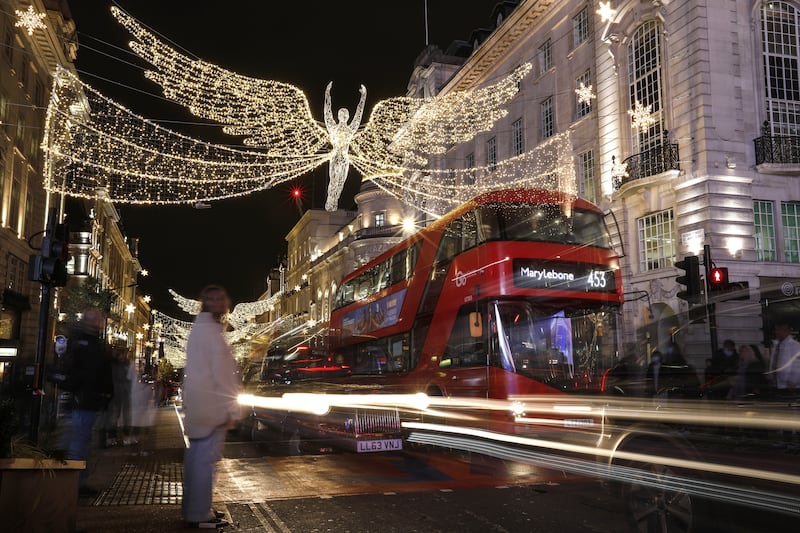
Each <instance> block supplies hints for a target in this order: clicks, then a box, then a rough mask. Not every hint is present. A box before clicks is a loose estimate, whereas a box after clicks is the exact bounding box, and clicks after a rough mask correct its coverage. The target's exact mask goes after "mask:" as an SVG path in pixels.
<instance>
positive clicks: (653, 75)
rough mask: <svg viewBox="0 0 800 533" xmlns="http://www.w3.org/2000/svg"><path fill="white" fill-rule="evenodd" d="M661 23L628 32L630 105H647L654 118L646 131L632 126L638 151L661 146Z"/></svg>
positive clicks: (652, 23)
mask: <svg viewBox="0 0 800 533" xmlns="http://www.w3.org/2000/svg"><path fill="white" fill-rule="evenodd" d="M661 32H662V28H661V25H660V24H659V23H658V22H656V21H654V20H653V21H649V22H646V23H644V24H642V25H641V26H639V28H638V29H637V30H636V31H635V32H634V33H633V35H632V36H631V42H630V44H629V45H628V83H629V85H628V88H629V96H630V106H631V109H632V108H633V107H634V105H635V104H636V102H639V104H640V105H642V106H644V107H647V106H650V112H651V113H652V114H653V117H654V118H655V123H654V124H653V125H652V126H651V127H650V128H649V129H647V130H646V131H641V130H640V129H638V128H637V129H635V130H633V131H634V132H635V134H636V138H635V139H634V141H635V142H634V144H635V145H637V151H638V152H644V151H646V150H649V149H650V148H653V147H656V146H660V145H661V143H662V142H663V137H662V134H661V131H662V129H663V124H662V121H663V105H662V101H663V98H662V93H663V89H662V79H661V78H662V75H661V72H662V66H661Z"/></svg>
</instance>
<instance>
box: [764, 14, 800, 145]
mask: <svg viewBox="0 0 800 533" xmlns="http://www.w3.org/2000/svg"><path fill="white" fill-rule="evenodd" d="M798 27H800V21H798V11H797V9H795V8H794V7H793V6H791V5H790V4H788V3H786V2H763V3H762V6H761V44H762V46H761V48H762V50H764V52H763V60H764V83H765V85H766V87H765V94H766V97H767V102H766V106H767V108H766V114H767V117H769V124H770V128H771V129H772V131H771V133H772V135H798V134H800V68H798V48H800V43H799V42H798V41H800V35H799V34H798V33H800V32H798Z"/></svg>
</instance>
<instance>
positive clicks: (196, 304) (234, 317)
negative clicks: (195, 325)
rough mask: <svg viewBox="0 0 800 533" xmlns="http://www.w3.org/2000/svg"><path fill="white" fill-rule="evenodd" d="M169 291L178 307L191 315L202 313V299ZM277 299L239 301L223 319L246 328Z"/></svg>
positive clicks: (235, 326) (233, 325) (234, 327)
mask: <svg viewBox="0 0 800 533" xmlns="http://www.w3.org/2000/svg"><path fill="white" fill-rule="evenodd" d="M169 293H170V294H171V295H172V298H173V299H174V300H175V302H176V303H177V304H178V307H180V308H181V309H183V310H184V311H186V312H187V313H189V314H190V315H196V314H198V313H200V310H201V309H202V304H201V302H200V300H193V299H192V298H186V297H185V296H181V295H180V294H178V293H177V292H175V291H174V290H172V289H169ZM275 301H276V299H275V298H267V299H266V300H256V301H255V302H241V303H238V304H236V305H235V306H234V307H233V311H231V312H230V313H228V314H227V315H225V317H223V319H224V320H225V321H226V322H227V323H228V324H230V326H231V327H233V329H234V330H240V329H245V326H247V325H248V324H249V323H250V321H251V320H252V319H254V318H255V317H257V316H259V315H263V314H264V313H266V312H267V311H269V309H270V308H271V307H273V306H274V305H275Z"/></svg>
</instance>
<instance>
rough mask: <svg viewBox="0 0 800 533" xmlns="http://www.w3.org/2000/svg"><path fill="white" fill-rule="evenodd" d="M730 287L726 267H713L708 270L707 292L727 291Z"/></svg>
mask: <svg viewBox="0 0 800 533" xmlns="http://www.w3.org/2000/svg"><path fill="white" fill-rule="evenodd" d="M729 288H730V282H729V281H728V269H727V268H720V267H713V268H712V269H711V270H709V271H708V290H709V292H720V291H727V290H728V289H729Z"/></svg>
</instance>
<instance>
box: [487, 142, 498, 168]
mask: <svg viewBox="0 0 800 533" xmlns="http://www.w3.org/2000/svg"><path fill="white" fill-rule="evenodd" d="M486 166H488V167H489V172H494V169H496V168H497V137H492V138H491V139H489V140H488V141H487V142H486Z"/></svg>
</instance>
